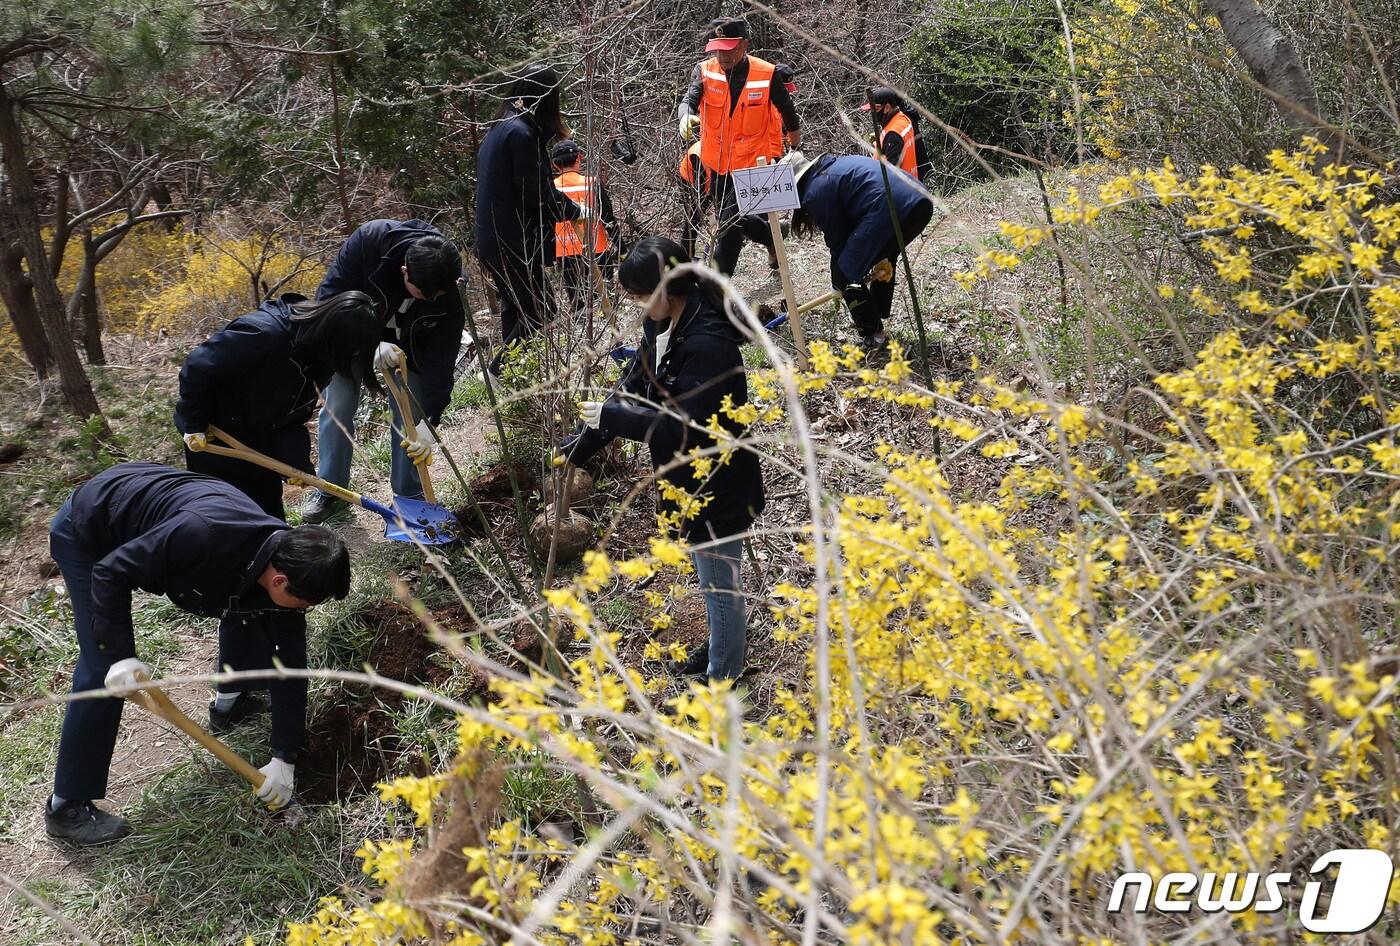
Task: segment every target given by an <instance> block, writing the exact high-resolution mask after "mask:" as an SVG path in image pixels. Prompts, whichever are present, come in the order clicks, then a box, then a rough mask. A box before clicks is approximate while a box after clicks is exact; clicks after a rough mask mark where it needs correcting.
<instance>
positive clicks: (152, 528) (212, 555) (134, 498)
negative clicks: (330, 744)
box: [68, 463, 306, 760]
mask: <svg viewBox="0 0 1400 946" xmlns="http://www.w3.org/2000/svg"><path fill="white" fill-rule="evenodd" d="M70 504H71V505H70V506H69V512H68V521H69V524H70V525H71V527H72V529H73V532H74V533H75V534H76V535H78V536H81V544H82V547H83V549H84V550H85V551H86V552H88V553H89V554H90V555H91V556H92V558H93V559H94V560H95V562H96V564H94V565H93V567H92V601H91V608H92V633H93V637H94V638H95V639H96V641H97V649H98V651H99V652H100V653H101V654H102V655H103V656H104V657H107V658H108V659H109V660H111V661H113V662H114V663H115V662H116V661H118V660H122V659H123V658H126V657H134V656H136V639H135V632H134V629H133V625H132V619H131V606H132V599H131V596H132V592H134V591H135V590H136V589H138V588H139V589H141V590H142V591H148V592H150V593H151V594H155V595H165V596H166V597H167V598H169V599H170V600H171V602H173V603H174V604H176V605H178V606H179V607H180V608H181V609H183V610H185V611H189V612H190V613H192V614H198V615H202V616H204V617H219V618H223V619H225V621H228V620H229V619H230V618H240V617H242V618H248V617H252V616H255V615H259V614H266V613H267V612H271V613H272V616H274V617H276V618H277V621H276V627H277V629H278V633H279V635H280V636H279V639H278V656H279V658H280V659H281V660H282V662H283V663H284V664H285V665H286V666H288V667H290V668H292V669H298V670H299V669H304V668H305V667H306V619H305V616H304V615H303V614H302V613H301V612H300V611H294V610H290V609H287V608H279V607H278V606H277V605H275V604H273V602H272V599H271V598H270V597H268V594H267V592H266V591H265V590H264V589H263V587H262V585H260V584H259V583H258V578H259V576H261V575H262V573H263V570H264V569H265V568H266V567H267V565H268V563H269V562H270V561H271V560H272V555H273V553H274V552H275V551H276V549H277V542H278V540H279V538H280V537H281V536H282V535H283V534H284V533H285V532H286V531H287V524H286V523H285V522H283V521H281V520H280V519H274V518H272V517H271V516H269V515H268V514H267V513H265V512H263V511H262V510H261V509H259V508H258V506H257V503H255V502H253V500H251V499H249V498H248V497H247V496H245V495H244V494H243V493H242V492H241V491H240V490H239V489H238V488H237V487H234V486H230V485H229V484H228V483H225V482H224V481H223V480H218V479H215V478H214V477H212V476H204V475H202V474H199V473H187V472H185V471H184V470H176V469H173V468H171V467H168V466H161V465H159V464H155V463H121V464H118V465H117V466H113V467H109V468H108V469H106V470H103V471H102V472H101V473H99V474H98V475H97V476H95V477H93V478H92V479H90V480H88V481H87V482H86V483H84V484H83V485H82V486H80V487H78V489H77V491H76V492H74V493H73V496H72V498H71V499H70ZM268 688H269V690H271V691H272V749H273V751H274V752H275V753H276V754H277V755H279V756H280V757H281V758H284V759H288V760H292V759H295V756H296V751H297V749H298V747H299V746H300V745H301V741H302V734H303V730H304V728H305V725H306V681H305V680H295V679H293V680H283V681H274V682H273V683H271V684H270V685H269V687H268Z"/></svg>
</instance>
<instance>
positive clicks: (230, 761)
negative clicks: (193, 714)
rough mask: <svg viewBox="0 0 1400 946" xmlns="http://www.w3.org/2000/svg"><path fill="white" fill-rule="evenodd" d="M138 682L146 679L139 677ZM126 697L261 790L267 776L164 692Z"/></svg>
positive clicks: (142, 692) (130, 694) (155, 691)
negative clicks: (171, 700)
mask: <svg viewBox="0 0 1400 946" xmlns="http://www.w3.org/2000/svg"><path fill="white" fill-rule="evenodd" d="M138 679H140V680H145V679H146V677H145V676H144V675H140V674H138ZM126 698H127V699H128V700H130V701H131V702H133V703H135V704H136V705H137V706H140V707H141V708H142V709H144V710H145V711H146V712H148V713H150V714H152V715H154V716H159V717H160V718H161V719H163V720H165V721H166V722H167V723H170V724H171V725H173V726H174V727H175V728H176V729H179V730H180V731H181V732H183V733H184V734H185V735H187V736H189V737H190V738H191V739H193V740H194V741H195V742H197V743H199V744H200V745H201V746H203V747H204V748H206V749H208V750H209V751H210V752H211V753H213V754H214V758H216V759H218V760H219V761H220V762H222V763H223V764H224V765H226V766H228V767H229V768H231V769H233V771H234V772H236V773H237V774H238V775H240V776H242V778H243V779H244V780H245V781H246V782H247V783H248V784H249V785H251V786H253V790H254V791H257V790H258V789H260V788H262V784H263V780H264V779H265V778H266V776H265V775H263V774H262V773H261V772H259V771H258V770H257V769H255V768H253V763H251V762H249V761H248V760H247V759H245V758H243V757H242V756H241V755H239V754H238V753H237V752H234V751H233V750H232V749H230V748H229V747H228V746H226V745H224V743H222V742H221V741H219V740H218V739H216V738H214V736H213V735H212V734H211V733H210V732H209V731H208V730H206V729H205V728H204V727H203V726H201V725H199V723H196V722H195V721H194V720H192V719H190V718H189V717H188V716H186V715H185V714H184V713H183V712H182V711H181V710H180V707H178V706H176V705H175V704H174V703H172V702H170V697H168V696H166V695H165V691H164V690H156V689H148V690H137V691H136V692H135V693H128V694H127V695H126Z"/></svg>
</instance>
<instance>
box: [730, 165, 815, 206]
mask: <svg viewBox="0 0 1400 946" xmlns="http://www.w3.org/2000/svg"><path fill="white" fill-rule="evenodd" d="M730 176H731V177H732V178H733V179H734V196H735V198H736V200H737V201H738V204H739V213H741V214H743V215H744V216H746V217H747V216H750V215H752V214H765V213H769V212H771V211H775V210H796V209H797V208H798V207H800V206H802V204H801V202H800V201H798V199H797V179H796V178H795V177H794V176H793V173H792V165H790V164H765V165H760V166H759V167H756V168H742V169H739V170H735V171H731V172H730Z"/></svg>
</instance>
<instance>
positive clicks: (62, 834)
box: [44, 798, 131, 847]
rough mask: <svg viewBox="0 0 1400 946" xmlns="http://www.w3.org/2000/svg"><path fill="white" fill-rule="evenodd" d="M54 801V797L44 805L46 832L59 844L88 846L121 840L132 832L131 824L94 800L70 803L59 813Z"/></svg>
mask: <svg viewBox="0 0 1400 946" xmlns="http://www.w3.org/2000/svg"><path fill="white" fill-rule="evenodd" d="M52 802H53V799H52V798H50V799H49V800H48V801H46V802H44V831H45V832H46V833H47V834H48V836H49V837H51V838H53V839H55V840H57V841H67V842H68V843H69V844H76V845H78V846H79V847H88V846H90V845H93V844H108V843H110V842H112V841H119V840H121V839H122V838H124V837H126V836H127V835H128V834H130V833H131V822H129V821H127V820H126V819H125V818H123V817H122V816H121V815H114V814H111V813H110V812H106V811H103V810H102V809H101V808H98V807H97V806H96V805H94V804H93V803H92V802H90V801H66V802H64V803H63V804H62V805H61V806H59V808H58V810H57V811H55V810H54V809H53V808H52V807H51V803H52Z"/></svg>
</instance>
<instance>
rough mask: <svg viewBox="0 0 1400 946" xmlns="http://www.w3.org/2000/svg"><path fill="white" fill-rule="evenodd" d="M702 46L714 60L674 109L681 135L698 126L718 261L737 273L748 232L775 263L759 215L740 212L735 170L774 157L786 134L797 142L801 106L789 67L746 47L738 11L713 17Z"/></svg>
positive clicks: (770, 241)
mask: <svg viewBox="0 0 1400 946" xmlns="http://www.w3.org/2000/svg"><path fill="white" fill-rule="evenodd" d="M706 35H707V37H708V42H707V43H706V45H705V51H706V52H708V53H712V54H713V55H711V57H710V58H709V59H706V60H704V61H703V62H701V63H699V64H698V65H696V67H695V70H694V72H692V73H691V80H690V88H689V89H688V90H687V91H686V94H685V97H684V98H683V99H682V100H681V104H680V107H679V108H678V109H677V117H678V119H679V122H680V124H679V131H680V135H681V138H682V139H685V140H687V141H688V140H690V139H691V138H692V137H694V136H695V134H696V132H697V131H698V132H699V136H700V163H701V165H702V166H703V167H704V168H705V169H706V170H707V171H709V172H710V175H711V182H710V187H711V199H712V200H713V202H714V206H715V208H716V212H717V214H718V217H719V232H718V234H717V236H716V238H715V247H714V253H713V259H712V262H713V265H714V267H715V268H716V269H718V270H719V271H720V272H722V273H724V274H725V275H726V276H728V275H733V273H734V269H735V267H736V266H737V265H738V262H739V251H740V249H741V248H742V247H743V240H744V237H745V236H747V237H748V238H749V239H751V240H753V241H754V242H755V243H761V244H763V246H764V247H766V248H767V249H768V251H769V265H770V266H772V267H774V268H776V266H777V257H776V255H775V254H774V252H773V247H772V244H773V238H772V235H771V233H770V232H769V230H768V225H767V222H766V221H765V220H764V219H763V218H762V217H742V216H740V215H739V209H738V201H737V200H736V198H735V194H734V184H733V180H732V179H731V177H730V173H731V172H732V171H735V170H739V169H742V168H751V167H756V166H757V165H758V162H759V158H764V159H766V160H767V161H768V162H770V163H771V162H775V161H777V160H778V158H780V157H782V146H783V143H784V141H786V143H787V145H788V146H789V147H792V148H797V147H799V146H800V145H801V142H802V132H801V130H800V128H799V121H798V117H797V109H796V108H795V107H794V105H793V102H792V93H791V91H790V90H789V83H788V79H789V78H790V75H791V70H787V71H786V72H783V71H780V69H779V67H777V66H775V65H774V64H773V63H771V62H768V61H766V60H763V59H759V58H758V57H756V56H750V55H749V54H748V45H749V44H748V36H749V30H748V23H746V22H745V21H744V20H743V19H740V18H737V17H735V18H725V19H718V20H713V21H711V23H710V27H709V30H708V32H707V34H706Z"/></svg>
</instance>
